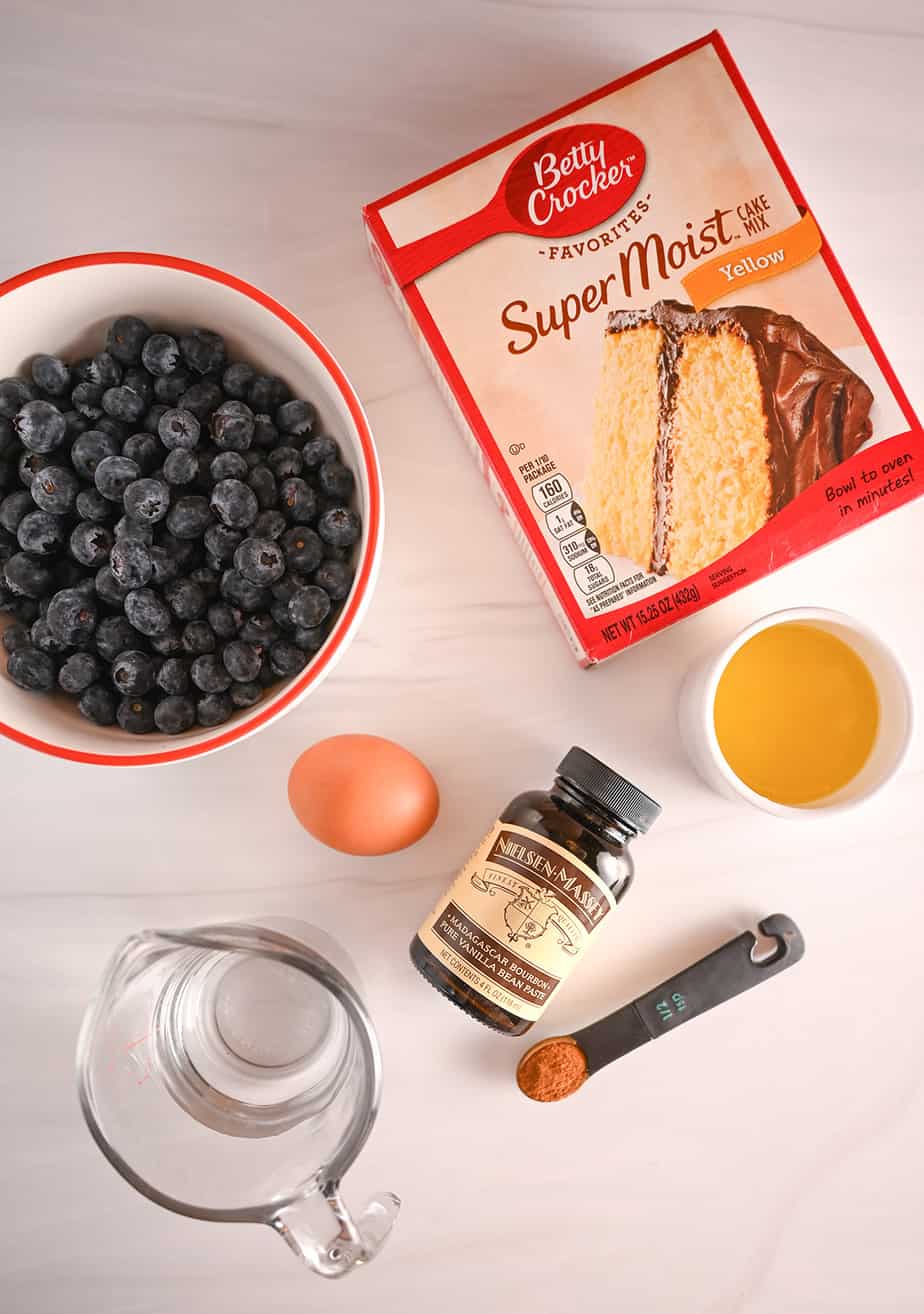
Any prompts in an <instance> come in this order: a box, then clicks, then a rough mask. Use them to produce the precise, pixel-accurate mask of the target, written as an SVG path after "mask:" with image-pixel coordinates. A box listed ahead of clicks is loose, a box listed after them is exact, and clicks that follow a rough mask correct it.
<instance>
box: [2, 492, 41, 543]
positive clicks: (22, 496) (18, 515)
mask: <svg viewBox="0 0 924 1314" xmlns="http://www.w3.org/2000/svg"><path fill="white" fill-rule="evenodd" d="M34 509H35V503H34V502H33V500H32V494H31V493H30V492H29V490H28V489H27V488H21V489H17V491H16V492H15V493H7V495H6V497H5V498H4V499H3V501H2V502H0V525H2V526H3V528H4V529H5V530H6V531H7V533H8V534H15V533H16V530H17V529H18V528H19V522H20V521H21V520H22V518H23V516H24V515H27V514H28V513H29V512H30V511H33V510H34Z"/></svg>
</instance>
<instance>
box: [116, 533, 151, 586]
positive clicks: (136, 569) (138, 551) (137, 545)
mask: <svg viewBox="0 0 924 1314" xmlns="http://www.w3.org/2000/svg"><path fill="white" fill-rule="evenodd" d="M109 569H110V570H111V571H112V575H113V578H114V579H115V581H116V583H117V584H120V585H121V586H122V588H124V589H140V588H143V587H144V585H145V584H147V582H148V580H150V578H151V577H152V575H153V574H154V562H153V561H152V560H151V553H150V551H149V549H148V546H147V544H145V543H142V542H140V541H139V540H138V539H137V538H120V539H119V540H118V542H117V543H116V544H115V546H114V547H113V549H112V552H111V553H110V556H109Z"/></svg>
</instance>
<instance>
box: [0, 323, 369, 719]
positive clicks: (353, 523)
mask: <svg viewBox="0 0 924 1314" xmlns="http://www.w3.org/2000/svg"><path fill="white" fill-rule="evenodd" d="M353 486H354V479H353V474H352V471H350V470H349V469H348V468H347V466H345V465H344V464H343V462H342V461H341V460H340V457H339V452H338V449H337V444H336V443H335V442H334V440H333V439H332V438H329V437H326V436H324V435H322V434H320V433H318V432H317V412H316V411H315V408H314V407H313V406H312V405H311V403H310V402H307V401H301V400H296V399H293V398H292V396H291V394H290V391H289V389H288V388H287V387H286V385H285V384H284V383H283V382H282V380H281V379H278V378H275V377H273V376H271V375H267V374H260V373H259V372H258V371H257V370H255V369H254V368H253V366H251V365H248V364H247V363H246V362H245V361H234V362H231V361H229V360H228V358H227V353H226V349H225V343H224V340H223V339H222V338H221V337H220V336H219V335H218V334H217V333H212V332H210V331H208V330H206V329H191V330H190V331H189V332H188V333H182V334H181V333H165V332H157V333H155V332H153V331H152V330H151V328H150V327H149V326H148V325H147V324H145V322H144V321H143V320H141V319H138V318H136V317H135V316H133V315H125V316H123V317H122V318H120V319H117V320H116V321H115V323H114V324H113V325H112V327H111V328H110V329H109V332H108V335H107V338H106V349H105V350H104V351H101V352H100V353H99V354H98V355H96V356H93V357H92V358H88V359H85V360H80V361H78V362H77V363H76V364H74V365H67V364H66V363H65V362H64V361H63V360H60V359H59V358H58V357H56V356H36V358H35V359H34V360H33V362H32V366H31V371H30V375H29V376H28V377H23V378H8V379H0V492H2V501H0V610H2V611H3V612H6V613H10V614H11V618H10V619H9V621H8V623H7V624H6V628H5V629H4V631H3V645H4V647H5V649H6V652H7V654H8V658H7V671H8V674H9V676H10V679H11V680H13V681H14V682H15V683H16V684H17V685H19V686H20V688H23V689H32V690H37V691H40V692H47V691H51V690H54V689H62V690H64V692H65V693H67V694H70V695H72V696H73V697H74V698H76V699H77V706H78V708H79V709H80V711H81V712H82V713H83V715H84V716H86V717H88V718H89V719H90V720H91V721H94V722H96V723H97V724H99V725H115V724H118V725H120V726H121V727H122V729H123V730H128V731H130V732H131V733H132V734H147V733H149V732H151V731H153V730H159V731H161V732H162V733H164V734H171V735H172V734H180V733H182V732H183V731H184V730H189V729H191V728H192V727H193V726H196V725H199V726H216V725H220V724H221V723H222V722H223V721H227V720H228V718H229V717H230V716H231V715H232V714H233V713H234V711H235V709H237V708H244V707H251V706H252V705H253V704H254V703H256V702H258V701H259V699H260V698H261V697H262V696H263V692H264V690H265V689H266V688H268V687H269V686H270V685H272V684H274V683H275V682H277V681H279V680H280V679H285V678H287V677H290V676H293V675H296V674H297V673H298V672H299V671H300V670H302V668H303V667H304V666H305V665H306V663H307V662H308V661H309V660H310V657H311V655H312V653H314V652H316V651H317V650H318V648H320V646H321V644H322V643H323V641H324V638H325V636H326V634H327V631H328V628H329V626H330V623H331V621H332V619H333V616H334V614H335V612H336V611H337V609H338V607H339V605H340V603H342V601H343V599H344V598H345V597H346V596H347V594H348V593H349V591H350V586H351V584H352V581H353V568H352V565H351V560H352V557H353V554H354V545H355V544H356V542H357V540H358V539H359V536H360V532H361V528H362V526H361V522H360V518H359V516H358V514H357V512H356V511H355V509H354V508H353V507H352V505H351V501H352V498H353Z"/></svg>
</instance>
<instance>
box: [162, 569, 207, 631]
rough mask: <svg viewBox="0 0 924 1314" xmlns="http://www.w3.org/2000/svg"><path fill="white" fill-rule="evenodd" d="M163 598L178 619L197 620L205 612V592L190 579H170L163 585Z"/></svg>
mask: <svg viewBox="0 0 924 1314" xmlns="http://www.w3.org/2000/svg"><path fill="white" fill-rule="evenodd" d="M164 598H165V599H166V601H167V604H168V605H169V607H170V610H171V611H172V612H173V614H174V616H176V617H177V619H178V620H182V621H189V620H198V619H199V617H200V616H202V615H204V614H205V609H206V606H207V602H206V597H205V593H204V591H203V590H202V589H201V588H200V587H199V585H198V584H196V583H194V581H193V580H191V579H175V580H171V582H170V583H169V584H167V585H166V586H165V587H164Z"/></svg>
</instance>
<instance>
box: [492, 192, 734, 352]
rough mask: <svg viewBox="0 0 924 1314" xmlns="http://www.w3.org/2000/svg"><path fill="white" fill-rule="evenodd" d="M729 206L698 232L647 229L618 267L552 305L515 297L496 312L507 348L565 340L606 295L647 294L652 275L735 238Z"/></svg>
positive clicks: (607, 300)
mask: <svg viewBox="0 0 924 1314" xmlns="http://www.w3.org/2000/svg"><path fill="white" fill-rule="evenodd" d="M733 214H734V211H733V210H722V209H719V208H718V207H716V209H715V210H713V212H712V214H711V215H710V216H709V217H708V218H707V219H705V220H704V221H703V223H702V224H701V225H700V227H699V229H698V230H695V227H694V225H693V224H692V223H690V222H687V224H686V227H687V230H688V231H687V232H686V233H685V234H684V235H683V237H679V238H674V239H673V240H668V239H666V238H665V237H663V236H662V234H661V233H649V235H648V236H647V237H645V238H638V239H636V240H635V241H632V242H630V243H629V245H628V246H627V247H625V249H624V250H622V251H620V252H619V259H618V266H617V268H616V269H615V270H613V271H612V272H611V273H609V274H606V275H604V277H603V278H599V279H597V280H596V282H593V283H588V284H587V285H586V287H584V288H582V289H581V290H580V291H576V292H568V293H567V294H566V295H565V296H563V297H562V298H561V300H560V301H559V302H557V303H553V304H551V305H549V306H547V307H546V308H545V309H538V310H535V311H534V310H533V309H532V308H531V306H530V304H529V302H528V301H524V300H523V299H521V298H515V299H514V300H512V301H508V303H507V304H506V305H505V306H504V308H503V310H502V311H501V323H502V324H503V326H504V328H506V329H510V330H511V331H512V332H513V333H514V334H515V335H516V336H515V337H512V338H509V339H508V340H507V350H508V351H509V352H510V353H511V354H512V355H514V356H520V355H523V354H524V353H525V352H527V351H531V350H532V348H533V347H534V346H535V345H536V343H537V342H538V341H539V340H540V338H546V337H549V336H550V335H551V334H558V333H560V334H562V335H563V336H564V337H565V339H566V340H568V341H570V340H571V326H572V325H573V324H576V323H577V321H578V320H579V319H580V318H581V317H582V316H583V315H585V314H588V315H590V314H594V313H595V312H596V311H597V310H600V309H601V308H602V307H604V306H609V305H611V304H612V302H611V298H612V297H614V296H615V297H616V298H618V300H619V301H620V302H621V301H622V299H623V298H630V297H634V296H637V295H638V294H639V293H640V292H648V291H650V289H651V286H652V283H653V281H654V279H655V278H658V279H661V280H662V281H667V280H668V279H670V278H672V277H673V276H674V274H676V273H677V272H678V271H679V270H681V269H683V268H685V266H686V265H687V264H688V263H689V262H690V261H691V260H699V259H701V258H702V257H703V256H707V255H710V254H711V253H712V252H713V251H715V250H717V249H718V248H720V247H723V246H727V245H728V244H729V243H730V242H733V241H734V240H735V234H734V233H730V232H729V230H728V226H727V220H728V218H729V216H730V215H733Z"/></svg>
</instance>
